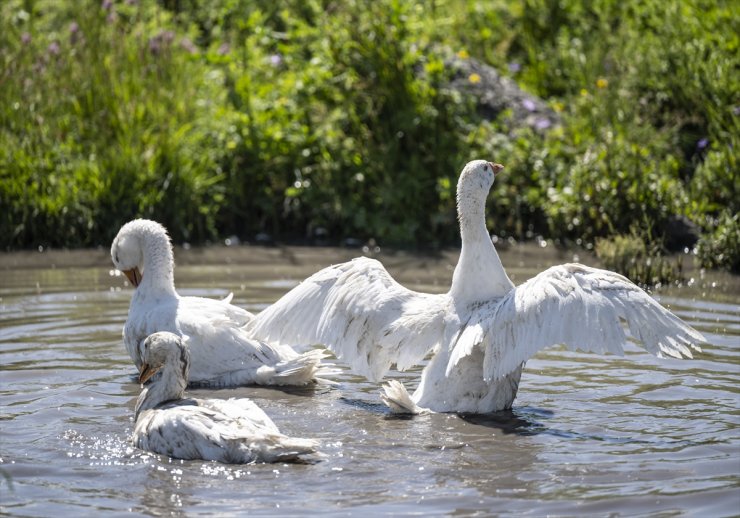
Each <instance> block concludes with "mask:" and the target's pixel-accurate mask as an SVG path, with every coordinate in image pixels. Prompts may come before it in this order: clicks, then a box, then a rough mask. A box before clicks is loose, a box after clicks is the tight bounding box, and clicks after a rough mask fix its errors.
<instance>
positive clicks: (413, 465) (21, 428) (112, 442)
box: [0, 247, 740, 516]
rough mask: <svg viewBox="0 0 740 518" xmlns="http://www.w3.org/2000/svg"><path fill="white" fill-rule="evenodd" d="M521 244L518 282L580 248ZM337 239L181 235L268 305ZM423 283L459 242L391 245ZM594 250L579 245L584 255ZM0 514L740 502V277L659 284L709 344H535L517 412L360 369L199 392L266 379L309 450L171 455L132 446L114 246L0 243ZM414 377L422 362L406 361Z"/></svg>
mask: <svg viewBox="0 0 740 518" xmlns="http://www.w3.org/2000/svg"><path fill="white" fill-rule="evenodd" d="M546 252H548V253H542V251H540V250H538V249H534V248H527V247H524V248H515V249H513V250H509V251H507V252H504V253H502V260H503V262H504V264H505V266H506V267H507V269H508V271H509V272H510V274H511V276H512V277H513V280H514V282H515V283H521V282H523V281H524V280H526V279H527V278H529V277H530V276H532V275H534V274H535V273H537V272H538V271H540V270H541V269H543V268H545V267H547V266H549V265H551V264H556V263H559V262H564V261H569V260H571V259H572V257H570V256H567V255H563V256H559V254H558V253H557V252H554V251H550V250H549V249H548V250H546ZM353 255H355V252H353V251H347V250H339V249H300V248H291V249H277V248H273V249H264V248H250V247H236V248H234V247H231V248H223V247H212V248H209V249H190V250H183V249H178V250H176V259H177V262H178V266H177V268H176V271H175V275H176V282H177V285H178V287H179V289H180V291H181V293H184V294H193V295H203V296H212V297H220V296H224V295H226V294H227V293H228V292H229V291H233V292H234V295H235V298H234V302H235V303H236V304H239V305H242V306H244V307H246V308H247V309H250V310H252V311H259V310H260V309H262V308H264V307H265V306H266V305H267V304H269V303H270V302H272V301H274V300H276V299H277V298H278V297H279V296H280V295H281V294H282V293H284V292H285V291H286V290H287V289H289V288H290V287H292V286H293V285H294V284H295V283H296V282H297V281H298V280H300V279H303V278H304V277H306V276H307V275H309V274H310V273H312V272H314V271H315V270H317V269H318V268H320V267H323V266H326V265H328V264H331V263H336V262H339V261H342V260H345V259H348V258H349V257H352V256H353ZM380 258H381V260H383V261H384V262H385V263H386V264H387V265H388V268H389V270H390V271H391V272H392V273H393V274H394V275H396V276H397V278H398V279H399V280H400V281H401V282H403V283H405V284H406V285H407V286H409V287H411V288H414V289H417V290H426V291H433V292H443V291H445V290H446V288H447V286H448V283H449V281H450V278H451V276H452V268H453V266H454V262H455V260H456V255H455V254H443V255H441V256H439V257H432V258H429V257H426V258H424V257H415V256H409V255H403V254H397V255H389V254H384V255H382V256H380ZM582 260H583V259H582ZM0 273H2V281H0V297H1V300H0V355H1V356H0V358H1V361H0V366H1V367H0V369H2V370H0V407H1V408H2V410H1V413H0V419H1V420H0V457H2V462H1V463H0V475H2V476H4V477H5V479H3V477H2V476H0V513H8V514H11V515H18V516H49V515H60V516H64V515H74V516H83V515H95V514H100V513H102V512H105V513H107V514H114V515H117V514H124V513H135V514H145V515H173V514H174V515H180V514H182V515H188V514H219V515H235V514H239V515H243V514H246V513H252V514H287V515H296V514H320V515H322V516H324V515H347V514H356V515H366V514H368V513H370V514H412V513H415V514H421V515H441V514H445V515H447V514H456V515H475V514H479V515H490V514H499V515H511V516H527V515H529V516H541V515H545V514H556V515H563V514H564V515H605V514H610V515H612V514H613V515H639V514H659V515H664V516H669V515H670V516H672V515H690V516H723V515H737V514H738V513H739V512H740V484H739V481H740V433H738V425H739V424H740V412H739V410H738V409H739V408H740V405H739V404H738V403H740V396H739V395H738V392H739V389H738V387H740V383H739V382H740V367H739V365H740V313H739V311H738V304H739V303H740V279H739V278H737V277H732V276H729V275H720V274H715V273H713V274H706V275H702V274H701V272H698V271H696V272H693V273H691V274H690V275H691V276H694V277H695V278H694V280H693V281H692V282H690V284H691V285H690V286H684V287H681V288H677V287H671V288H663V289H660V290H658V291H657V293H656V296H657V297H658V298H659V299H660V300H661V301H662V302H663V303H664V304H668V305H669V306H670V307H671V308H672V309H673V310H674V311H675V312H676V313H677V314H678V315H680V316H681V317H682V318H684V319H685V320H687V321H688V322H690V323H691V324H693V325H694V326H695V327H697V328H698V329H699V330H701V331H702V332H703V333H704V334H705V335H706V336H707V338H708V340H709V343H708V344H707V345H706V346H705V347H704V352H703V353H701V354H698V355H697V356H696V359H694V360H684V361H678V360H659V359H657V358H654V357H652V356H650V355H649V354H647V353H645V352H643V351H642V350H641V349H639V348H637V347H636V346H633V345H630V346H628V351H627V354H626V356H625V357H624V358H618V357H613V356H597V355H590V354H585V353H573V352H568V351H566V350H564V349H561V348H555V349H551V350H548V351H545V352H542V353H540V354H538V355H537V356H536V357H535V358H534V359H533V360H531V361H530V362H529V363H528V364H527V367H526V369H525V371H524V374H523V376H522V382H521V386H520V389H519V395H518V397H517V399H516V401H515V406H514V409H513V410H512V411H511V412H501V413H497V414H492V415H487V416H476V417H460V416H456V415H428V416H418V417H413V418H399V417H394V416H391V415H389V414H388V412H387V411H386V409H385V407H383V406H382V405H381V404H380V400H379V397H378V391H379V387H378V385H375V384H372V383H369V382H367V381H365V380H363V379H361V378H358V377H355V376H353V375H352V374H351V373H350V372H348V371H347V370H346V369H345V370H343V371H342V373H341V374H340V375H339V376H338V378H337V379H338V381H339V385H338V386H336V387H329V386H319V387H316V388H314V389H293V390H275V389H268V388H250V387H243V388H238V389H229V390H221V391H209V390H194V391H191V394H192V395H194V396H197V397H224V398H225V397H233V396H240V397H250V398H252V399H254V400H255V401H256V402H257V403H258V404H259V405H260V406H261V407H262V408H264V409H265V411H266V412H267V413H268V414H269V415H270V416H271V417H272V418H273V419H274V420H275V422H276V423H277V425H278V426H279V427H280V428H281V430H282V431H283V432H285V433H288V434H291V435H295V436H302V437H312V438H316V439H319V440H320V441H321V443H322V447H321V451H322V452H323V454H324V457H323V458H322V459H321V460H320V461H319V462H316V463H311V464H299V465H249V466H237V465H222V464H217V463H212V462H202V461H179V460H170V459H168V458H166V457H162V456H158V455H153V454H149V453H145V452H142V451H140V450H136V449H134V448H132V447H131V446H130V444H129V436H130V434H131V431H132V428H133V420H132V418H133V406H134V401H135V399H136V397H137V395H138V394H139V390H140V388H139V385H138V384H137V383H135V382H134V375H135V370H134V368H133V365H132V363H131V361H130V360H129V358H128V356H127V354H126V353H125V350H124V348H123V345H122V342H121V329H122V326H123V322H124V321H125V319H126V312H127V310H128V304H129V300H130V296H131V288H129V287H126V286H125V285H124V277H122V276H120V275H116V274H115V272H113V271H111V265H110V259H109V258H108V256H107V252H106V251H105V250H102V249H101V250H95V251H78V252H54V253H48V252H45V253H25V254H4V255H2V254H0ZM395 376H397V377H398V378H399V379H401V380H402V381H404V383H406V384H407V386H408V387H409V388H413V387H415V384H416V382H417V380H418V371H415V372H407V373H402V374H396V375H395Z"/></svg>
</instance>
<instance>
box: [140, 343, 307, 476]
mask: <svg viewBox="0 0 740 518" xmlns="http://www.w3.org/2000/svg"><path fill="white" fill-rule="evenodd" d="M138 349H139V356H140V358H141V359H142V365H141V375H140V377H139V380H140V382H141V383H144V382H146V381H147V380H149V379H150V378H151V377H152V376H153V375H154V374H155V373H157V372H161V375H160V376H157V377H156V378H154V379H153V380H152V381H151V382H150V383H149V385H147V386H146V387H145V388H144V390H143V391H142V392H141V395H140V396H139V399H138V400H137V402H136V426H135V429H134V435H133V444H134V446H136V447H137V448H141V449H142V450H147V451H152V452H154V453H160V454H162V455H167V456H169V457H173V458H176V459H185V460H193V459H203V460H215V461H219V462H226V463H233V464H242V463H251V462H283V461H291V460H296V459H298V457H299V456H300V455H304V454H310V453H314V452H315V451H316V442H315V441H313V440H310V439H298V438H292V437H288V436H286V435H284V434H282V433H280V430H278V428H277V426H275V423H273V422H272V420H271V419H270V418H269V417H268V416H267V414H265V413H264V412H263V411H262V409H260V408H259V407H258V406H257V405H256V404H255V403H254V402H252V401H250V400H249V399H233V398H232V399H229V400H226V401H223V400H217V399H183V395H184V393H185V387H186V385H187V376H188V367H189V356H190V355H189V353H188V347H187V345H185V344H184V343H183V341H182V340H181V339H180V337H179V336H177V335H175V334H172V333H167V332H162V333H155V334H152V335H151V336H149V337H147V338H145V339H144V340H142V341H141V343H140V345H139V347H138Z"/></svg>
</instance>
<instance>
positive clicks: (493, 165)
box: [489, 162, 504, 177]
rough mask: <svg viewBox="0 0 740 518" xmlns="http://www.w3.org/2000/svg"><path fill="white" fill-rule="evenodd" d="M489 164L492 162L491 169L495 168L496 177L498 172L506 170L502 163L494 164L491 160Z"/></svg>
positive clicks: (494, 174)
mask: <svg viewBox="0 0 740 518" xmlns="http://www.w3.org/2000/svg"><path fill="white" fill-rule="evenodd" d="M489 164H491V169H493V176H494V177H496V176H498V174H499V173H500V172H501V171H503V170H504V166H502V165H501V164H494V163H491V162H489Z"/></svg>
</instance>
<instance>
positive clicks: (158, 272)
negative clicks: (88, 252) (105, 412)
mask: <svg viewBox="0 0 740 518" xmlns="http://www.w3.org/2000/svg"><path fill="white" fill-rule="evenodd" d="M111 258H112V259H113V264H114V265H115V266H116V268H118V269H119V270H121V271H122V272H123V273H124V274H125V275H126V277H127V278H128V279H129V280H130V281H131V284H133V286H134V287H135V291H134V294H133V296H132V298H131V305H130V307H129V313H128V318H127V320H126V324H125V326H124V328H123V341H124V344H125V345H126V350H127V351H128V353H129V355H130V356H131V358H132V359H133V361H134V364H135V365H136V367H137V368H140V367H141V363H142V359H141V357H140V352H139V350H138V344H139V343H140V342H141V341H142V340H143V339H144V338H146V337H147V336H149V335H150V334H152V333H156V332H157V331H169V332H172V333H176V334H178V335H180V336H182V337H183V339H184V340H185V341H186V343H187V345H188V348H189V349H190V354H191V365H190V378H189V379H190V382H191V383H192V384H194V385H207V386H210V387H226V386H237V385H247V384H257V385H305V384H307V383H310V382H312V381H314V380H315V378H316V377H317V376H318V375H320V374H329V373H330V372H331V371H330V370H322V369H321V359H322V358H324V357H325V355H326V353H325V352H324V351H321V350H311V351H308V352H306V353H303V354H298V353H296V352H295V351H294V350H293V349H292V348H291V347H290V346H288V345H273V344H269V343H265V342H263V341H260V340H255V339H253V338H251V337H250V335H249V333H248V332H247V330H246V329H245V327H244V326H245V324H247V323H248V322H249V321H250V320H251V319H252V318H253V315H252V314H251V313H249V312H247V311H245V310H243V309H241V308H238V307H236V306H234V305H232V304H230V303H229V301H230V297H227V298H226V299H225V300H214V299H207V298H202V297H181V296H180V295H178V293H177V291H175V281H174V259H173V253H172V245H171V243H170V239H169V236H168V235H167V231H166V230H165V228H164V227H163V226H162V225H160V224H159V223H157V222H155V221H149V220H145V219H136V220H133V221H130V222H128V223H126V224H125V225H123V226H122V227H121V230H119V232H118V235H117V236H116V238H115V240H114V241H113V245H112V246H111Z"/></svg>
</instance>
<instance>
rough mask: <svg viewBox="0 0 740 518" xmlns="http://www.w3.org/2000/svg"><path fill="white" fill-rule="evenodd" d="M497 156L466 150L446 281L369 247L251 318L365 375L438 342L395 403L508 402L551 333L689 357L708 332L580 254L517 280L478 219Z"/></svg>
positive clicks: (576, 345)
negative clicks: (397, 268) (394, 271)
mask: <svg viewBox="0 0 740 518" xmlns="http://www.w3.org/2000/svg"><path fill="white" fill-rule="evenodd" d="M502 169H503V166H502V165H500V164H493V163H490V162H487V161H484V160H475V161H472V162H469V163H468V164H467V165H466V166H465V168H464V169H463V171H462V173H461V174H460V178H459V181H458V184H457V208H458V219H459V222H460V233H461V238H462V250H461V252H460V258H459V260H458V263H457V266H456V267H455V270H454V273H453V276H452V285H451V287H450V289H449V291H448V292H447V293H444V294H427V293H418V292H415V291H411V290H409V289H406V288H405V287H403V286H401V285H400V284H399V283H397V282H396V281H395V280H394V279H393V278H392V277H391V276H390V274H389V273H388V272H387V271H386V269H385V268H384V267H383V265H382V264H381V263H380V262H378V261H376V260H374V259H369V258H366V257H360V258H356V259H354V260H351V261H348V262H345V263H342V264H337V265H334V266H330V267H328V268H325V269H323V270H320V271H319V272H317V273H315V274H314V275H312V276H311V277H309V278H308V279H306V280H305V281H303V282H302V283H300V284H299V285H298V286H296V287H295V288H294V289H293V290H291V291H290V292H288V293H287V294H286V295H285V296H283V297H282V298H281V299H280V300H278V301H277V302H276V303H275V304H273V305H272V306H270V307H268V308H267V309H265V310H264V311H263V312H261V313H260V314H258V315H257V316H256V317H255V318H254V320H252V321H251V322H250V323H249V324H248V325H247V327H249V328H250V329H251V330H252V331H253V335H254V336H258V337H260V338H262V339H266V340H275V341H279V342H282V341H286V340H287V341H298V342H305V343H320V344H324V345H326V346H327V347H328V348H329V349H331V350H332V351H333V352H334V353H335V354H336V355H337V357H338V358H340V359H342V360H344V361H345V362H347V363H348V364H349V365H350V366H351V367H352V369H353V370H354V371H355V372H356V373H358V374H361V375H364V376H366V377H367V378H368V379H370V380H371V381H377V380H380V379H381V378H382V377H383V376H384V375H385V373H386V372H387V371H388V370H389V369H390V367H391V365H393V364H395V365H396V367H397V368H398V369H399V370H405V369H408V368H409V367H412V366H413V365H416V364H418V363H419V362H421V361H422V360H423V359H424V358H425V357H427V355H428V354H429V352H430V351H431V352H432V353H433V354H432V356H431V359H430V360H429V363H428V364H427V365H426V367H425V368H424V370H423V371H422V374H421V381H420V383H419V385H418V388H417V389H416V391H415V392H414V393H413V395H409V394H408V392H407V391H406V389H405V388H404V386H403V385H402V384H401V383H399V382H397V381H392V382H391V383H389V384H387V385H386V386H385V387H384V394H383V395H382V398H383V401H384V402H385V403H386V404H387V405H388V406H389V407H390V408H391V410H392V411H394V412H410V413H420V412H424V411H428V410H431V411H435V412H469V413H487V412H493V411H497V410H503V409H507V408H510V407H511V405H512V403H513V401H514V398H515V397H516V393H517V389H518V386H519V380H520V377H521V373H522V368H523V366H524V362H526V361H527V359H529V358H530V357H532V356H533V355H534V354H535V353H536V352H537V351H539V350H541V349H543V348H546V347H549V346H553V345H558V344H564V345H565V346H566V347H568V348H569V349H573V350H575V349H580V350H582V351H587V352H594V353H606V352H609V353H612V354H617V355H623V354H624V351H623V346H624V343H625V341H626V335H625V331H624V329H623V327H622V322H626V324H627V328H628V329H629V334H630V336H631V338H632V339H633V340H634V341H636V342H639V343H641V344H642V346H643V347H644V348H645V349H646V350H647V351H649V352H650V353H652V354H654V355H656V356H661V357H662V356H670V357H674V358H681V357H684V356H685V357H689V358H691V356H692V354H691V349H694V350H696V351H700V349H699V347H698V345H697V343H698V342H701V341H703V340H704V338H703V336H702V335H701V334H700V333H699V332H697V331H696V330H694V329H693V328H691V327H690V326H689V325H687V324H686V323H684V322H683V321H682V320H681V319H679V318H678V317H676V316H675V315H673V314H672V313H671V312H670V311H668V310H667V309H665V308H663V307H662V306H661V305H660V304H659V303H658V302H656V301H655V300H654V299H653V298H652V297H650V296H649V295H648V294H647V293H645V292H644V291H643V290H641V289H640V288H639V287H638V286H636V285H635V284H633V283H632V282H630V281H629V280H628V279H626V278H625V277H623V276H622V275H619V274H617V273H614V272H610V271H607V270H600V269H597V268H590V267H588V266H584V265H581V264H563V265H559V266H554V267H552V268H549V269H547V270H545V271H544V272H542V273H540V274H539V275H537V276H536V277H534V278H532V279H530V280H528V281H527V282H525V283H523V284H522V285H520V286H517V287H515V286H514V284H513V283H512V282H511V280H509V277H508V276H507V274H506V271H505V270H504V267H503V265H502V263H501V260H500V259H499V256H498V254H497V253H496V249H495V247H494V245H493V243H492V241H491V238H490V235H489V233H488V230H487V229H486V222H485V206H486V198H487V196H488V192H489V190H490V188H491V186H492V185H493V182H494V179H495V177H496V175H497V174H499V172H500V171H501V170H502Z"/></svg>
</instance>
